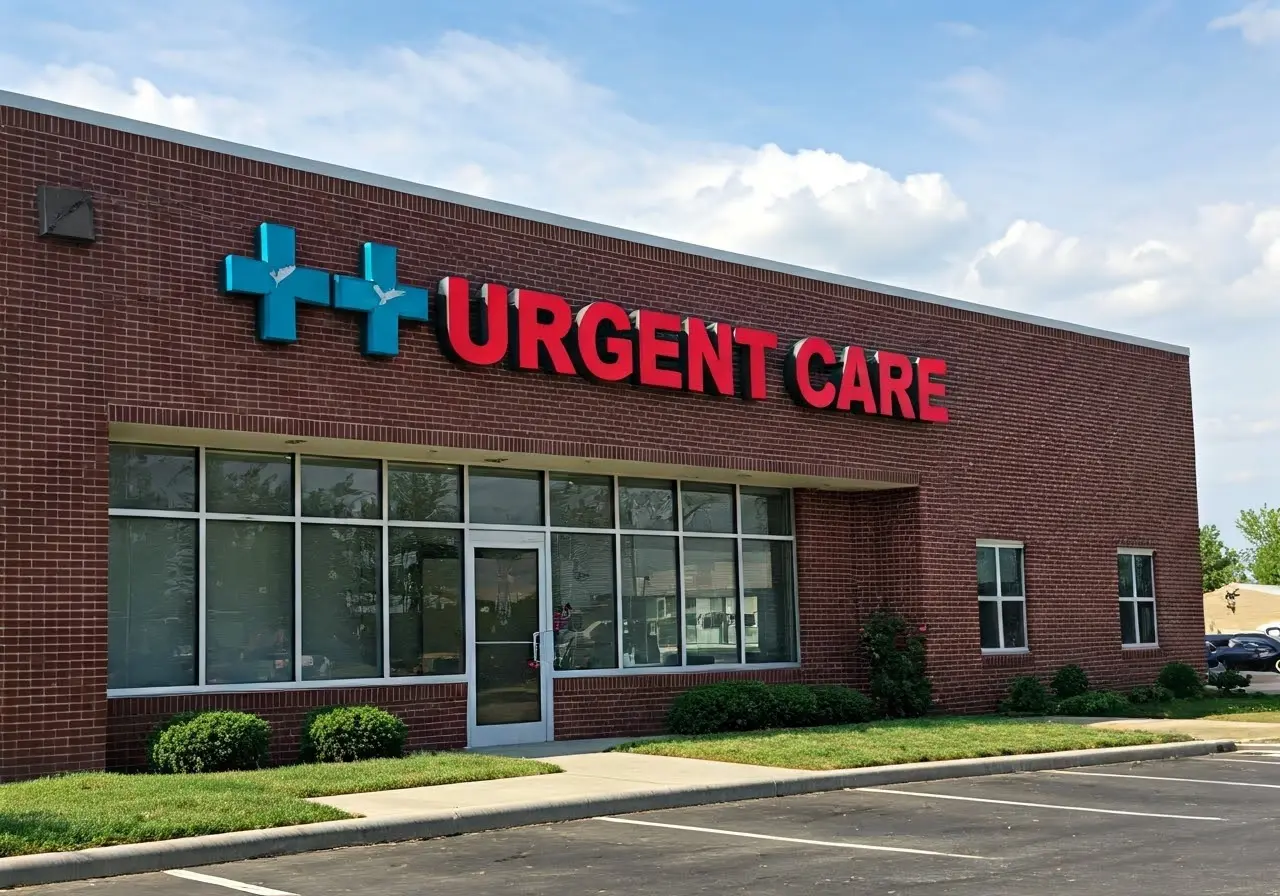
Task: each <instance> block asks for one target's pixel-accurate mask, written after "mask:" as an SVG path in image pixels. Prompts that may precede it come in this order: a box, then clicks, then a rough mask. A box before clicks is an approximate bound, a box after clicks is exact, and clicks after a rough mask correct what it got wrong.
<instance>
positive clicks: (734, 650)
mask: <svg viewBox="0 0 1280 896" xmlns="http://www.w3.org/2000/svg"><path fill="white" fill-rule="evenodd" d="M684 620H685V624H684V632H685V662H687V663H688V664H689V665H691V666H696V665H702V664H704V663H736V662H738V661H739V659H738V623H739V619H738V557H737V541H736V540H735V539H732V538H686V539H685V540H684Z"/></svg>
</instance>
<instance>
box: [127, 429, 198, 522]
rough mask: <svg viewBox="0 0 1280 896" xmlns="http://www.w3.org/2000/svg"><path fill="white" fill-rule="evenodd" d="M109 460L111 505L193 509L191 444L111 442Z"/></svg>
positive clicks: (194, 463)
mask: <svg viewBox="0 0 1280 896" xmlns="http://www.w3.org/2000/svg"><path fill="white" fill-rule="evenodd" d="M110 463H111V471H110V478H111V495H110V501H111V507H112V508H114V509H117V510H186V511H195V510H196V509H197V508H196V501H197V495H196V452H195V449H194V448H152V447H146V446H143V445H112V446H111V462H110Z"/></svg>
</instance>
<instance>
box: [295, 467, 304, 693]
mask: <svg viewBox="0 0 1280 896" xmlns="http://www.w3.org/2000/svg"><path fill="white" fill-rule="evenodd" d="M293 680H294V681H295V682H301V681H302V455H301V454H295V455H293Z"/></svg>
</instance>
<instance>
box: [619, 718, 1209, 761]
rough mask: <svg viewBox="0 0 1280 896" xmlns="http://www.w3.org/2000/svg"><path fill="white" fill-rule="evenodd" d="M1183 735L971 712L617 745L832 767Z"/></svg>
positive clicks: (704, 756)
mask: <svg viewBox="0 0 1280 896" xmlns="http://www.w3.org/2000/svg"><path fill="white" fill-rule="evenodd" d="M1187 739H1188V738H1185V737H1183V736H1181V735H1163V734H1151V733H1148V732H1138V731H1106V730H1101V729H1096V728H1085V727H1083V726H1080V725H1069V724H1064V723H1058V722H1028V721H1019V720H1016V719H1005V718H996V717H972V716H970V717H952V718H936V719H935V718H931V719H908V720H898V721H892V722H872V723H871V724H868V725H848V726H842V727H835V728H808V729H798V730H794V731H755V732H749V733H745V734H713V735H705V736H702V737H684V738H669V739H664V740H657V741H645V742H641V743H632V744H625V745H623V746H621V747H619V748H618V749H620V750H626V751H628V752H632V753H647V754H651V755H657V756H682V757H686V758H689V759H715V760H719V761H721V762H744V763H749V764H752V765H771V766H777V767H780V768H800V769H812V770H815V771H829V770H833V769H842V768H864V767H866V766H873V765H894V764H897V763H901V762H934V761H938V760H942V759H968V758H973V757H980V756H1009V755H1014V754H1018V753H1050V752H1054V751H1057V750H1083V749H1088V748H1091V747H1128V746H1135V745H1138V744H1153V743H1169V742H1172V741H1180V740H1187Z"/></svg>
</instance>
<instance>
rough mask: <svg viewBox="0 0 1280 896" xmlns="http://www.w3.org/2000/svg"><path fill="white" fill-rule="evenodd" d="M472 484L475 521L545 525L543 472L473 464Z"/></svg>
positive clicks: (502, 524)
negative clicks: (499, 468) (498, 468)
mask: <svg viewBox="0 0 1280 896" xmlns="http://www.w3.org/2000/svg"><path fill="white" fill-rule="evenodd" d="M468 488H469V489H470V492H471V496H470V501H471V522H473V523H485V524H489V525H498V526H541V525H543V519H542V474H541V473H534V472H529V471H526V470H495V469H490V468H488V467H483V468H481V467H472V468H471V479H470V482H469V484H468Z"/></svg>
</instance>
